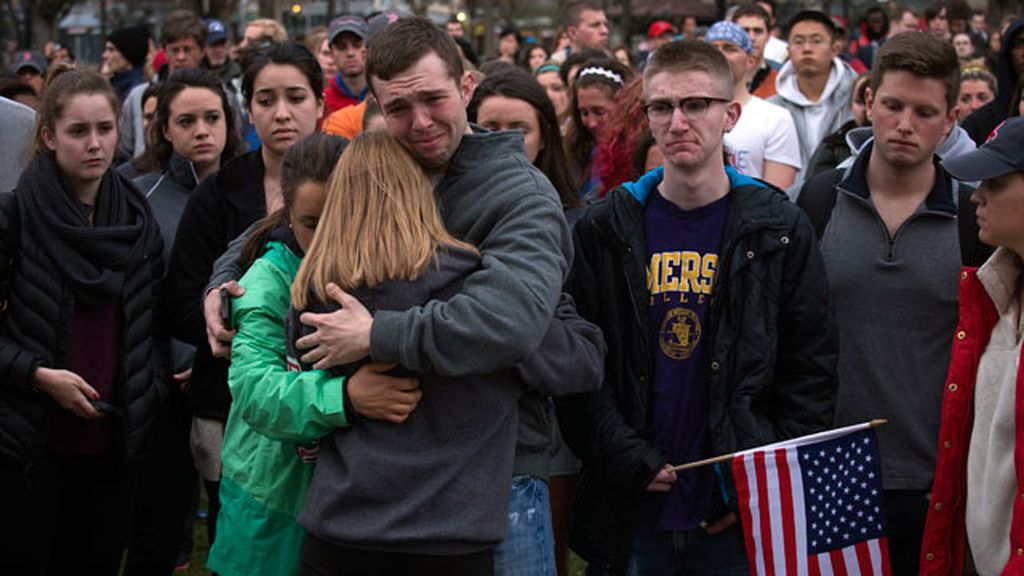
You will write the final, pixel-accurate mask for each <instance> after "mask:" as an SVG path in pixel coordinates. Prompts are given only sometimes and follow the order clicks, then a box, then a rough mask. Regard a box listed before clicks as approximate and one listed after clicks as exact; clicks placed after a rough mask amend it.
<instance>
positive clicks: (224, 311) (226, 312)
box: [220, 288, 235, 330]
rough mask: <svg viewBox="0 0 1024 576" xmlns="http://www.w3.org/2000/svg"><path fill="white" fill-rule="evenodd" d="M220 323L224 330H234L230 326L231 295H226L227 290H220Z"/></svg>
mask: <svg viewBox="0 0 1024 576" xmlns="http://www.w3.org/2000/svg"><path fill="white" fill-rule="evenodd" d="M220 321H221V322H222V323H223V324H224V328H226V329H228V330H234V329H235V327H234V326H232V325H231V294H229V293H228V289H227V288H221V289H220Z"/></svg>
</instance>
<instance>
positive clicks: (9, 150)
mask: <svg viewBox="0 0 1024 576" xmlns="http://www.w3.org/2000/svg"><path fill="white" fill-rule="evenodd" d="M35 124H36V113H35V111H33V110H32V109H31V108H29V107H28V106H24V105H22V104H19V103H17V102H15V101H14V100H8V99H7V98H0V133H2V134H3V135H4V140H5V141H6V142H7V145H6V146H4V147H3V154H0V192H9V191H11V190H14V187H15V186H17V185H18V178H19V177H20V176H21V171H22V170H23V169H24V168H25V165H26V164H27V163H28V150H29V149H30V148H31V147H32V137H33V132H34V129H35Z"/></svg>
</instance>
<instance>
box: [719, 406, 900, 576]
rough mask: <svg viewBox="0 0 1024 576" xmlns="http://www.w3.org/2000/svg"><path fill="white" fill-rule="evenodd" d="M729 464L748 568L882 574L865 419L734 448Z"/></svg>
mask: <svg viewBox="0 0 1024 576" xmlns="http://www.w3.org/2000/svg"><path fill="white" fill-rule="evenodd" d="M732 468H733V475H734V477H735V479H736V488H737V492H738V494H739V506H740V514H741V516H742V524H743V535H744V538H745V540H746V548H747V558H749V559H750V572H751V574H753V575H754V576H759V575H775V574H779V575H781V574H786V575H790V574H792V575H800V576H804V575H806V576H817V575H820V574H826V575H833V574H834V575H837V576H845V575H869V574H877V575H885V576H888V574H889V552H888V546H887V544H886V538H885V514H884V512H883V510H882V471H881V463H880V462H879V457H878V446H877V444H876V442H875V434H874V430H872V429H871V427H870V424H869V423H864V424H857V425H854V426H848V427H846V428H840V429H837V430H830V431H828V432H822V433H819V434H812V435H810V436H804V437H802V438H796V439H793V440H788V441H785V442H780V443H777V444H772V445H770V446H764V447H761V448H755V449H752V450H747V451H745V452H740V453H738V454H737V455H736V456H735V457H734V458H733V461H732Z"/></svg>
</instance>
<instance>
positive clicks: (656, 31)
mask: <svg viewBox="0 0 1024 576" xmlns="http://www.w3.org/2000/svg"><path fill="white" fill-rule="evenodd" d="M675 33H676V30H675V28H673V27H672V25H671V24H669V23H668V22H666V21H664V20H655V21H654V22H651V25H650V26H648V27H647V37H648V38H650V39H651V40H653V39H655V38H658V37H660V36H661V35H663V34H675Z"/></svg>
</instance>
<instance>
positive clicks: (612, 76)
mask: <svg viewBox="0 0 1024 576" xmlns="http://www.w3.org/2000/svg"><path fill="white" fill-rule="evenodd" d="M592 74H597V75H598V76H604V77H605V78H607V79H609V80H611V81H612V82H615V83H616V84H622V76H619V75H618V74H616V73H615V72H612V71H611V70H609V69H607V68H600V67H598V66H591V67H589V68H584V69H583V70H580V73H579V74H577V75H576V77H577V78H583V77H584V76H590V75H592Z"/></svg>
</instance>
